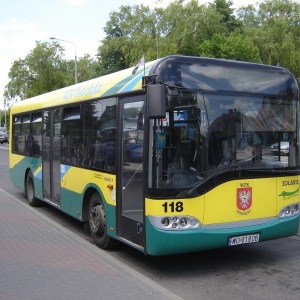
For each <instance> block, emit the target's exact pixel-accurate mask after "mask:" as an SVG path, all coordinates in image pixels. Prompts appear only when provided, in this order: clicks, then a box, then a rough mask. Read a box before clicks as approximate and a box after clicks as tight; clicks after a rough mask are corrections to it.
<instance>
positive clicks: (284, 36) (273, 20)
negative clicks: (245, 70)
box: [239, 0, 300, 81]
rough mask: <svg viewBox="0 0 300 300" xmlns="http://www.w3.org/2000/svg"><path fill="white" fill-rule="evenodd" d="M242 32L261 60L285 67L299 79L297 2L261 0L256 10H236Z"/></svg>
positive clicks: (298, 13)
mask: <svg viewBox="0 0 300 300" xmlns="http://www.w3.org/2000/svg"><path fill="white" fill-rule="evenodd" d="M239 17H240V18H243V24H244V25H245V27H244V34H245V36H248V37H249V38H250V39H251V40H252V41H253V43H254V45H255V46H256V47H257V48H258V50H259V54H260V58H261V61H262V62H263V63H265V64H269V65H280V66H282V67H285V68H287V69H289V70H290V71H291V72H292V73H294V75H295V76H296V77H297V78H298V81H299V80H300V39H299V37H300V4H299V3H298V2H293V1H290V0H265V1H263V2H261V3H260V5H259V7H258V9H257V10H255V9H254V7H251V6H248V7H247V8H242V9H241V10H240V11H239Z"/></svg>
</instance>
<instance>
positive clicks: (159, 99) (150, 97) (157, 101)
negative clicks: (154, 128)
mask: <svg viewBox="0 0 300 300" xmlns="http://www.w3.org/2000/svg"><path fill="white" fill-rule="evenodd" d="M166 101H167V99H166V89H165V86H164V85H163V84H149V85H147V103H148V115H149V118H164V117H165V116H166Z"/></svg>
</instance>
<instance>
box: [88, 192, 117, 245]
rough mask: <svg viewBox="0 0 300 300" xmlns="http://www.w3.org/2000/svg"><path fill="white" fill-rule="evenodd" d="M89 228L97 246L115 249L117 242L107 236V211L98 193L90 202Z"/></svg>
mask: <svg viewBox="0 0 300 300" xmlns="http://www.w3.org/2000/svg"><path fill="white" fill-rule="evenodd" d="M89 228H90V232H91V236H92V238H93V240H94V242H95V244H96V245H97V246H99V247H100V248H102V249H111V248H113V247H115V245H116V243H117V241H116V240H115V239H113V238H111V237H110V236H109V235H108V234H107V228H106V215H105V209H104V205H103V202H102V199H101V197H100V196H99V194H98V193H94V194H93V195H92V197H91V200H90V204H89Z"/></svg>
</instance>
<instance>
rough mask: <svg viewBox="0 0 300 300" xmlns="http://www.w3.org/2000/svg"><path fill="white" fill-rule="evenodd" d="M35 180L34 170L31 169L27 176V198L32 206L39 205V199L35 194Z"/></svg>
mask: <svg viewBox="0 0 300 300" xmlns="http://www.w3.org/2000/svg"><path fill="white" fill-rule="evenodd" d="M34 195H35V192H34V182H33V175H32V172H31V171H29V172H28V174H27V177H26V198H27V200H28V203H29V205H30V206H38V205H39V200H38V199H37V198H36V197H35V196H34Z"/></svg>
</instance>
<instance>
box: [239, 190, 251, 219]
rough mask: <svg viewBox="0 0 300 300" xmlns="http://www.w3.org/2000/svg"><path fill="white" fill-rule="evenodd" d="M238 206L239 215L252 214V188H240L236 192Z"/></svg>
mask: <svg viewBox="0 0 300 300" xmlns="http://www.w3.org/2000/svg"><path fill="white" fill-rule="evenodd" d="M236 194H237V196H236V206H237V209H238V213H239V214H242V215H246V214H249V213H250V210H249V209H250V207H251V205H252V188H251V187H247V188H238V189H237V190H236Z"/></svg>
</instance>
